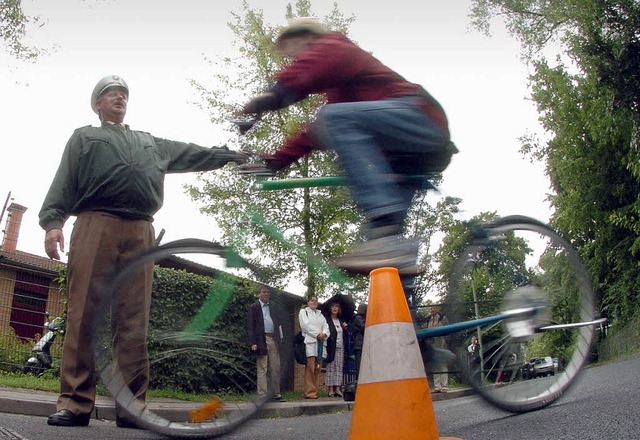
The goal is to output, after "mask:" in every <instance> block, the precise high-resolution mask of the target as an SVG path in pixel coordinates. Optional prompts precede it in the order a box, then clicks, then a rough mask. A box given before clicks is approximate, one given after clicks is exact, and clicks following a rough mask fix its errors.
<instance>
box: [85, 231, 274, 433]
mask: <svg viewBox="0 0 640 440" xmlns="http://www.w3.org/2000/svg"><path fill="white" fill-rule="evenodd" d="M220 259H224V260H226V263H227V266H230V265H234V266H235V267H237V266H238V265H242V264H243V263H246V262H244V261H243V260H242V259H241V258H239V257H238V256H237V255H235V254H234V253H233V252H230V251H229V249H227V248H225V247H223V246H221V245H218V244H216V243H212V242H208V241H204V240H195V239H187V240H179V241H175V242H172V243H167V244H165V245H162V246H158V247H156V248H154V249H151V250H149V251H148V252H145V253H143V254H142V255H140V256H138V257H136V258H134V259H133V260H131V261H128V262H126V264H125V265H124V266H123V267H122V268H121V269H120V270H118V271H117V273H116V274H115V275H114V277H113V279H112V280H111V283H110V285H109V286H108V287H107V288H106V289H104V292H103V294H102V296H101V298H100V308H99V314H98V316H97V318H96V319H97V325H95V326H94V327H95V328H96V335H95V337H94V341H97V343H96V344H95V358H96V363H97V368H98V371H99V374H100V378H101V380H102V382H103V383H104V385H105V386H106V388H107V389H108V390H109V392H110V393H111V394H112V395H113V396H114V398H115V401H116V405H117V407H119V408H120V409H122V410H123V411H124V412H123V413H122V412H121V413H120V414H125V415H126V419H128V420H132V421H134V423H135V424H136V425H139V426H140V427H143V428H146V429H149V430H152V431H155V432H158V433H160V434H163V435H166V436H170V437H179V438H211V437H217V436H219V435H222V434H225V433H228V432H230V431H232V430H233V429H235V428H237V427H238V426H239V425H241V424H242V423H244V422H246V421H248V420H249V419H251V418H252V417H253V416H255V415H256V413H257V412H258V411H259V410H260V408H261V407H262V406H263V405H264V403H265V402H266V401H268V400H269V398H270V394H269V393H267V394H266V395H264V394H262V395H259V394H258V393H257V387H256V368H255V363H254V361H253V360H252V359H251V357H250V356H249V350H248V347H247V344H246V336H245V331H244V322H245V314H246V310H247V308H246V307H245V305H247V304H244V303H243V302H241V301H239V300H238V298H237V296H236V293H237V291H238V290H243V289H247V288H250V287H248V286H246V285H245V286H239V285H238V284H237V279H236V278H234V277H232V276H231V275H229V274H225V273H224V272H221V271H216V270H215V269H212V267H216V266H218V267H219V266H220V263H221V261H219V260H220ZM194 262H197V263H194ZM158 263H162V264H161V266H163V267H162V268H161V267H158V266H155V265H157V264H158ZM149 265H154V266H155V269H154V270H155V274H154V279H155V280H157V279H158V278H165V279H166V278H174V279H175V280H176V282H174V283H161V285H162V286H170V285H173V286H175V287H174V288H172V289H170V290H171V291H158V290H159V289H157V288H154V290H153V295H152V299H151V307H150V310H151V313H150V325H149V330H148V334H147V335H146V338H145V336H144V335H140V334H139V333H138V334H135V335H134V336H133V337H131V338H130V339H129V340H127V341H124V342H123V341H119V342H118V343H120V344H123V345H124V344H126V345H127V347H126V352H125V354H124V355H123V354H120V355H114V353H123V351H122V350H123V349H122V347H120V349H118V347H115V346H114V344H116V342H113V343H112V341H116V340H117V339H118V338H116V337H114V336H113V335H112V333H114V331H113V330H112V327H111V325H112V323H111V316H112V314H114V313H116V310H115V308H116V307H115V305H112V304H111V298H114V297H115V294H116V293H117V292H118V289H120V288H121V287H122V286H125V285H127V284H128V283H130V282H131V280H132V279H133V278H134V277H138V276H139V274H140V272H141V271H142V270H145V268H148V267H149ZM247 265H248V263H247V264H245V266H247ZM187 267H189V268H191V270H190V271H192V272H193V271H194V270H195V271H196V272H198V274H199V275H200V276H199V278H197V280H196V281H194V280H193V279H187V278H185V277H184V276H179V275H178V274H177V272H176V270H178V271H180V270H182V269H184V268H187ZM194 276H195V277H198V275H194ZM154 284H155V283H154ZM187 298H188V300H187ZM254 300H255V299H250V300H247V299H246V296H245V300H244V302H247V301H251V302H252V301H254ZM114 301H115V300H114ZM114 304H115V303H114ZM185 304H189V307H186V306H185ZM193 304H196V306H195V307H193V306H192V305H193ZM198 304H199V307H198ZM115 333H117V331H115ZM145 357H147V358H148V365H149V368H148V371H147V370H146V369H144V368H142V369H140V368H134V369H133V370H134V371H137V372H136V373H133V374H132V372H131V368H130V367H129V368H127V367H125V365H129V366H131V365H134V366H139V365H140V364H142V365H144V358H145ZM123 358H126V360H123ZM147 375H148V382H149V389H153V388H157V389H167V388H170V389H172V390H177V391H182V392H184V393H185V394H187V393H188V394H193V395H197V396H198V397H199V400H200V402H199V403H198V402H192V403H190V402H181V403H180V405H178V406H176V405H174V404H172V403H170V402H169V401H167V400H165V399H162V398H150V397H148V396H147V398H146V399H144V396H139V395H136V393H138V389H137V388H136V387H138V386H139V384H140V383H141V382H142V383H144V382H145V381H146V379H145V376H147ZM137 384H138V385H137Z"/></svg>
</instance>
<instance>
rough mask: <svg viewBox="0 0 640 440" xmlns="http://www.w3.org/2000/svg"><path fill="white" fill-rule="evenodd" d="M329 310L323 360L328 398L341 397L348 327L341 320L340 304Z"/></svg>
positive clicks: (333, 304) (332, 306)
mask: <svg viewBox="0 0 640 440" xmlns="http://www.w3.org/2000/svg"><path fill="white" fill-rule="evenodd" d="M329 310H330V312H331V313H330V314H329V316H327V317H326V319H327V323H328V324H329V339H327V358H326V359H325V367H326V375H325V383H326V385H327V388H328V390H329V397H342V390H341V388H342V385H343V383H342V382H343V370H344V360H345V354H346V346H347V338H346V334H347V327H348V325H347V323H346V322H345V321H344V320H343V319H342V316H341V314H342V307H341V306H340V303H338V302H333V303H332V304H331V305H330V306H329Z"/></svg>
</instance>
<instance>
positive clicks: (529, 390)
mask: <svg viewBox="0 0 640 440" xmlns="http://www.w3.org/2000/svg"><path fill="white" fill-rule="evenodd" d="M472 236H473V238H472V239H471V240H470V242H469V243H468V244H467V246H466V247H465V249H464V250H463V251H462V252H461V254H460V256H459V257H458V259H457V261H456V262H455V264H454V273H453V276H452V277H451V282H450V290H449V293H448V294H449V297H448V298H447V311H448V314H449V320H450V321H451V322H463V321H470V320H475V319H481V320H484V318H489V317H498V318H496V319H495V320H492V319H488V320H484V321H487V322H484V323H483V324H482V325H479V326H477V327H475V328H472V329H470V330H467V331H463V332H460V333H458V334H456V335H453V336H451V341H450V345H451V348H452V350H453V351H454V352H455V353H456V354H457V355H458V359H459V361H460V363H461V365H460V366H461V371H462V372H463V377H464V379H465V381H466V382H467V383H469V384H470V385H471V386H472V387H473V388H474V389H475V390H476V391H477V392H478V393H479V394H481V395H482V397H484V398H485V399H486V400H487V401H489V402H490V403H492V404H493V405H495V406H497V407H499V408H502V409H504V410H507V411H511V412H525V411H531V410H535V409H539V408H542V407H544V406H546V405H549V404H550V403H552V402H554V401H555V400H556V399H557V398H558V397H560V396H561V395H562V394H563V393H564V392H565V391H566V390H567V388H568V387H569V386H570V385H571V384H572V382H573V381H574V379H575V378H576V377H577V376H578V374H579V372H580V369H581V368H582V367H583V365H584V364H585V362H586V361H587V360H588V358H589V356H590V353H591V343H592V340H593V337H594V333H595V328H596V326H597V324H598V323H597V321H596V320H595V316H596V301H595V295H594V292H593V289H592V287H591V283H590V282H589V277H588V275H587V271H586V268H585V266H584V264H583V263H582V261H581V259H580V258H579V256H578V255H577V254H576V252H575V250H574V249H573V248H572V246H571V245H570V243H569V242H568V241H567V240H566V239H565V238H563V237H562V236H560V235H559V234H558V233H556V232H555V231H553V230H552V229H551V228H549V227H547V226H546V225H544V224H542V223H540V222H538V221H536V220H533V219H530V218H527V217H522V216H512V217H505V218H502V219H499V220H497V221H495V222H493V223H491V224H488V225H483V226H481V227H479V228H477V229H476V230H475V231H473V232H472ZM474 337H475V338H477V341H478V342H477V345H476V346H475V347H473V342H472V340H473V338H474Z"/></svg>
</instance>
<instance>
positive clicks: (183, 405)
mask: <svg viewBox="0 0 640 440" xmlns="http://www.w3.org/2000/svg"><path fill="white" fill-rule="evenodd" d="M471 394H473V391H472V390H471V389H469V388H461V389H455V390H450V391H449V392H448V393H445V394H442V393H438V394H431V399H432V400H433V401H434V402H437V401H440V400H448V399H455V398H456V397H463V396H469V395H471ZM57 398H58V394H57V393H49V392H44V391H33V390H23V389H16V388H0V412H5V413H11V414H25V415H32V416H43V417H46V416H49V415H50V414H53V413H55V412H56V399H57ZM353 404H354V402H345V401H344V400H342V399H338V398H331V397H321V398H319V399H317V400H294V401H290V402H269V403H267V404H266V405H265V407H264V408H263V409H262V411H261V412H260V414H259V415H258V417H259V418H274V417H298V416H302V415H315V414H326V413H335V412H345V411H352V410H353ZM199 405H201V404H199V403H195V402H185V401H181V400H173V399H153V400H152V401H151V402H150V403H149V407H150V408H151V409H152V410H153V411H154V412H156V413H158V414H159V415H163V416H164V417H166V418H171V415H172V414H177V413H181V414H184V413H185V412H188V411H191V410H192V409H195V408H197V407H198V406H199ZM92 418H96V419H105V420H115V405H114V400H113V399H112V398H109V397H104V396H97V397H96V406H95V410H94V413H93V414H92Z"/></svg>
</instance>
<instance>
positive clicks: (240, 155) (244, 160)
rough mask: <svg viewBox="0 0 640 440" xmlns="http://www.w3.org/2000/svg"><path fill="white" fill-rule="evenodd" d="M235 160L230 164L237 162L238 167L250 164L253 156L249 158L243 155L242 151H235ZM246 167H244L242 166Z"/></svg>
mask: <svg viewBox="0 0 640 440" xmlns="http://www.w3.org/2000/svg"><path fill="white" fill-rule="evenodd" d="M233 153H234V158H233V159H231V160H230V162H235V163H237V164H238V165H240V164H246V163H247V162H249V158H250V157H251V156H249V155H248V154H247V153H243V152H242V151H234V152H233ZM241 166H244V165H241Z"/></svg>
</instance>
